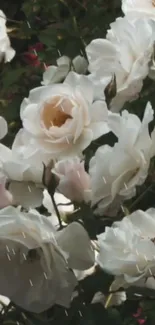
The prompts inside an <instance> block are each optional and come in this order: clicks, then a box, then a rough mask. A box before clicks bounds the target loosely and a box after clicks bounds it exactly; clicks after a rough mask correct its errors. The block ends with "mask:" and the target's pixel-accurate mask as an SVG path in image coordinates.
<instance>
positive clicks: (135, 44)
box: [86, 17, 155, 112]
mask: <svg viewBox="0 0 155 325" xmlns="http://www.w3.org/2000/svg"><path fill="white" fill-rule="evenodd" d="M154 31H155V25H154V24H153V25H152V24H151V23H150V22H149V21H148V20H143V19H139V20H135V21H129V20H128V19H127V18H126V17H124V18H117V19H116V21H115V22H114V23H112V24H111V29H110V30H108V32H107V36H106V38H107V39H96V40H93V41H92V42H91V43H90V44H89V45H88V46H87V48H86V51H87V55H88V59H89V71H90V72H91V73H92V75H93V77H92V80H94V82H95V79H96V80H97V81H96V83H97V84H98V88H99V90H100V91H101V92H103V89H104V88H105V80H108V78H107V76H108V75H109V78H111V77H112V76H113V75H114V74H115V75H116V82H117V95H116V97H115V98H114V99H113V100H112V103H111V110H112V111H115V112H118V111H119V110H120V109H121V108H122V107H123V105H124V103H125V102H126V101H130V100H133V99H135V98H137V96H138V94H139V92H140V91H141V89H142V86H143V80H144V79H145V77H146V76H147V75H148V73H149V62H150V58H151V55H152V53H153V44H154V40H155V36H154ZM109 80H110V79H109ZM99 81H100V84H99ZM102 85H103V87H102ZM101 97H102V93H101Z"/></svg>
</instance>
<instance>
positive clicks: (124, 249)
mask: <svg viewBox="0 0 155 325" xmlns="http://www.w3.org/2000/svg"><path fill="white" fill-rule="evenodd" d="M154 229H155V209H153V208H152V209H149V210H147V211H146V212H143V211H141V210H137V211H135V212H134V213H132V214H131V215H129V216H127V217H125V218H124V219H123V220H122V221H120V222H115V223H114V224H113V226H112V227H111V228H109V227H106V229H105V233H102V234H100V235H99V236H98V245H99V251H100V252H99V254H98V256H97V261H98V263H99V265H100V266H101V267H102V268H103V269H104V270H106V271H107V272H109V273H111V274H113V275H115V276H116V279H115V282H114V283H113V285H112V288H113V290H117V289H118V288H119V287H127V286H129V285H134V286H135V285H136V286H147V287H149V288H152V289H155V280H154V278H153V277H154V275H155V245H154V238H155V230H154Z"/></svg>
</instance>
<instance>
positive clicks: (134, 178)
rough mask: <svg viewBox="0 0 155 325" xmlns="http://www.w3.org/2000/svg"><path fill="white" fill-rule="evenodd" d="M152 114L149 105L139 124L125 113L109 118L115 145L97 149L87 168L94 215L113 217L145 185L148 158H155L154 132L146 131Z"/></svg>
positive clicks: (112, 115)
mask: <svg viewBox="0 0 155 325" xmlns="http://www.w3.org/2000/svg"><path fill="white" fill-rule="evenodd" d="M153 115H154V112H153V109H152V107H151V105H150V103H148V104H147V107H146V109H145V113H144V117H143V120H142V122H141V121H140V119H139V118H138V116H136V115H134V114H130V113H128V112H127V111H123V112H122V115H120V114H117V113H111V115H110V116H109V127H110V129H111V131H112V132H113V133H114V134H115V135H116V136H117V138H118V142H116V143H115V145H114V147H110V146H109V145H103V146H101V147H99V149H98V150H97V151H96V154H95V156H94V157H93V158H92V159H91V160H90V167H89V174H90V176H91V186H92V205H96V204H97V210H96V213H98V214H100V215H103V214H107V215H108V214H109V215H111V216H116V214H117V210H118V209H119V208H120V205H121V202H122V201H123V200H124V199H130V198H131V197H133V196H134V195H135V194H136V186H138V185H141V184H143V183H144V181H145V179H146V177H147V175H148V169H149V165H150V159H151V158H152V157H153V156H154V155H155V129H154V131H153V132H152V134H151V136H150V134H149V129H148V124H149V123H150V122H151V121H152V120H153ZM109 209H110V211H109Z"/></svg>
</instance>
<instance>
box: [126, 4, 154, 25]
mask: <svg viewBox="0 0 155 325" xmlns="http://www.w3.org/2000/svg"><path fill="white" fill-rule="evenodd" d="M122 11H123V12H124V14H125V15H127V16H128V17H129V18H133V19H137V18H138V17H140V18H144V17H146V18H151V19H153V20H155V1H154V0H122Z"/></svg>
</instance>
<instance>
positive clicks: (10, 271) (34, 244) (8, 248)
mask: <svg viewBox="0 0 155 325" xmlns="http://www.w3.org/2000/svg"><path fill="white" fill-rule="evenodd" d="M77 242H78V243H79V244H78V245H77ZM0 263H1V265H2V267H1V269H0V293H1V294H2V295H4V296H7V297H9V298H10V299H11V301H12V302H14V303H15V304H16V305H18V306H20V307H21V308H23V309H26V310H28V311H30V312H35V313H41V312H43V311H44V310H47V309H49V308H50V307H52V306H53V305H55V304H58V305H61V306H63V307H69V305H70V302H71V296H72V293H73V291H74V288H75V286H76V285H77V280H76V277H75V275H74V273H73V272H72V270H71V269H72V268H76V269H79V270H85V269H89V268H90V267H91V266H93V264H94V252H93V250H92V247H91V242H90V240H89V237H88V234H87V232H86V231H85V229H84V228H83V227H82V226H81V225H80V224H78V223H76V222H74V223H72V224H71V225H69V226H68V227H67V228H65V229H63V230H62V231H59V232H56V230H55V228H53V226H52V223H51V221H50V217H49V218H48V217H44V216H42V215H40V214H39V213H38V212H37V211H35V210H31V211H29V212H27V213H26V212H21V211H20V209H19V208H14V207H7V208H4V209H2V210H0Z"/></svg>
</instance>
